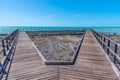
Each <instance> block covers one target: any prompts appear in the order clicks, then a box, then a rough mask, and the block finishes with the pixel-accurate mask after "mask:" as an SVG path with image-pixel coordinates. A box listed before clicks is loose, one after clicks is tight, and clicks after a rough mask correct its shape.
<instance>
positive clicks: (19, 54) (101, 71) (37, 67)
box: [8, 31, 119, 80]
mask: <svg viewBox="0 0 120 80" xmlns="http://www.w3.org/2000/svg"><path fill="white" fill-rule="evenodd" d="M104 54H105V53H104V52H103V51H102V49H101V48H100V46H98V42H97V41H96V39H95V38H94V37H93V35H92V33H91V32H90V31H87V32H86V35H85V38H84V41H83V44H82V46H81V49H80V51H79V54H78V57H77V60H76V62H75V64H74V65H60V66H58V65H45V64H43V61H42V59H41V58H40V57H39V55H38V52H37V50H36V49H35V48H34V46H33V45H32V43H31V40H30V38H29V37H28V36H27V34H26V33H24V32H21V33H20V35H19V40H18V44H17V49H16V53H15V56H14V59H13V63H12V66H11V70H10V73H9V77H8V80H119V79H118V77H117V75H116V74H115V72H114V70H113V69H112V67H111V65H110V64H109V62H108V60H107V58H106V57H105V55H104Z"/></svg>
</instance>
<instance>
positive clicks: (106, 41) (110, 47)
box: [91, 30, 120, 75]
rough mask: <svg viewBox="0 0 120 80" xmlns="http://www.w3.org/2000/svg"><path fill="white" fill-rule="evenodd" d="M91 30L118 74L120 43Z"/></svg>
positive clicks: (119, 67) (119, 71)
mask: <svg viewBox="0 0 120 80" xmlns="http://www.w3.org/2000/svg"><path fill="white" fill-rule="evenodd" d="M91 31H92V33H93V35H94V36H95V37H96V39H97V40H98V42H99V43H100V45H101V46H102V47H103V49H104V50H105V52H106V53H107V55H108V56H109V58H110V60H111V61H112V62H113V64H114V66H115V69H117V72H118V74H119V75H120V44H118V43H117V42H115V41H113V40H111V39H110V38H108V37H106V36H104V35H103V34H101V33H97V32H96V31H94V30H91Z"/></svg>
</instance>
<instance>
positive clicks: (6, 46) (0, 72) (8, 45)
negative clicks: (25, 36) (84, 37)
mask: <svg viewBox="0 0 120 80" xmlns="http://www.w3.org/2000/svg"><path fill="white" fill-rule="evenodd" d="M18 35H19V30H18V29H17V30H15V31H14V32H12V33H11V34H9V35H7V36H6V37H4V38H3V39H2V40H1V41H0V42H2V50H1V51H0V53H3V56H4V57H3V59H2V61H1V63H0V65H1V66H0V80H1V79H2V78H3V77H5V76H6V77H7V76H8V73H9V68H10V65H11V62H12V59H13V55H14V52H15V48H16V44H17V39H18Z"/></svg>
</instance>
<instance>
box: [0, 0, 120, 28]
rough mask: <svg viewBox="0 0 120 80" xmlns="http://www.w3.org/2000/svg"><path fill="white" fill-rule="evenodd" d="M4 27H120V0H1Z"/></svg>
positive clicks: (1, 21) (1, 22)
mask: <svg viewBox="0 0 120 80" xmlns="http://www.w3.org/2000/svg"><path fill="white" fill-rule="evenodd" d="M0 26H120V0H0Z"/></svg>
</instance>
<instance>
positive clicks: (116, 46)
mask: <svg viewBox="0 0 120 80" xmlns="http://www.w3.org/2000/svg"><path fill="white" fill-rule="evenodd" d="M117 48H118V45H117V44H115V50H114V52H115V54H117ZM114 63H116V56H115V55H114Z"/></svg>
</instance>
